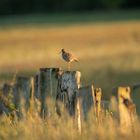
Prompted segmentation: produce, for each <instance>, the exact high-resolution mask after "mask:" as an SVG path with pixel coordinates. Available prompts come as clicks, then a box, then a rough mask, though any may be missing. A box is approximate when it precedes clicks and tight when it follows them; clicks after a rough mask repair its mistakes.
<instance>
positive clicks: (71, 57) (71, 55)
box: [68, 53, 79, 62]
mask: <svg viewBox="0 0 140 140" xmlns="http://www.w3.org/2000/svg"><path fill="white" fill-rule="evenodd" d="M68 57H69V58H70V59H73V60H74V61H76V62H79V60H78V58H76V57H75V56H74V55H73V54H71V53H68Z"/></svg>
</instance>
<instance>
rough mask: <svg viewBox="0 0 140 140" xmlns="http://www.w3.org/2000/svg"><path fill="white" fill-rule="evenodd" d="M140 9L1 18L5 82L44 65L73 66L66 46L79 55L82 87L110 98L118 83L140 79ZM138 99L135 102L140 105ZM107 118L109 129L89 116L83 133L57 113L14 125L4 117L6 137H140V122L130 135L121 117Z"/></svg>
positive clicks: (0, 66) (0, 75) (76, 66)
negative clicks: (64, 53)
mask: <svg viewBox="0 0 140 140" xmlns="http://www.w3.org/2000/svg"><path fill="white" fill-rule="evenodd" d="M139 13H140V12H139V11H137V12H134V13H133V12H130V13H129V12H128V13H123V14H122V15H121V14H118V13H117V14H115V13H114V15H113V14H108V15H109V16H108V15H107V14H101V13H99V14H97V13H96V14H95V15H94V14H91V15H90V14H89V15H88V13H86V14H84V15H83V16H82V15H81V16H80V17H79V20H78V18H77V17H78V15H74V16H72V14H70V15H65V14H64V15H62V17H61V16H60V15H59V16H60V17H59V16H58V15H54V16H53V15H49V16H48V19H47V17H45V16H44V15H43V16H42V17H41V16H40V15H38V16H37V19H38V20H37V19H36V17H35V16H34V18H33V17H32V16H27V17H26V16H21V17H20V18H19V17H18V16H17V17H16V16H15V17H13V18H12V17H7V18H0V25H1V26H0V81H1V82H0V83H1V85H2V84H3V83H4V82H11V80H12V79H13V76H14V74H17V75H34V74H35V73H36V72H38V70H39V68H41V67H61V68H62V69H64V70H67V64H66V63H65V62H64V61H63V60H62V59H61V56H60V54H59V52H60V50H61V48H64V49H66V50H68V51H70V52H71V53H73V54H74V55H75V56H77V58H78V59H79V63H73V64H72V67H71V70H79V71H81V73H82V85H89V84H94V85H95V86H96V87H101V88H102V89H103V98H104V99H109V97H110V95H111V90H112V88H113V87H116V86H119V85H134V84H136V83H140V63H139V60H140V20H139V19H140V17H139ZM127 14H128V15H127ZM87 15H88V16H87ZM101 15H102V16H101ZM118 15H120V16H118ZM43 17H45V18H43ZM72 17H73V18H72ZM115 17H116V18H115ZM34 23H36V24H34ZM136 92H137V93H138V92H139V91H136ZM137 97H140V95H137ZM138 99H139V98H136V99H135V100H136V101H137V103H138V104H139V100H138ZM138 107H139V106H138ZM91 116H92V115H91ZM91 119H92V118H91ZM105 119H106V121H105V125H104V127H100V126H97V125H93V124H96V123H95V122H94V120H92V122H93V124H92V123H91V120H90V119H89V122H88V123H86V124H85V126H84V128H85V129H84V132H83V133H82V135H79V134H77V131H75V130H76V126H75V125H74V124H73V123H72V122H73V120H71V119H70V118H69V119H68V118H65V119H64V118H61V119H59V118H57V116H55V115H54V117H53V118H51V119H50V120H49V119H48V120H47V121H45V122H43V121H42V120H40V118H39V117H36V116H34V117H32V116H29V117H28V119H26V120H23V121H21V122H19V123H18V124H16V125H14V126H13V125H11V122H10V121H9V118H7V117H3V118H2V119H1V120H0V125H1V128H0V139H20V140H21V139H27V140H28V139H52V140H53V139H61V140H62V139H93V138H94V137H95V138H96V139H102V140H104V139H105V140H106V139H107V140H109V139H110V140H112V139H114V140H115V139H118V138H119V139H124V138H126V139H132V137H133V138H134V139H138V136H139V134H138V131H139V128H140V127H139V126H138V127H137V133H136V135H135V136H131V135H130V136H124V135H123V134H121V133H120V131H119V130H118V128H117V127H116V126H117V123H116V122H115V121H113V122H112V120H111V118H108V117H106V118H105ZM56 120H57V121H56ZM64 120H65V121H64ZM87 124H88V125H87ZM110 124H111V125H110ZM64 125H65V130H64ZM9 127H10V128H9ZM96 129H97V131H94V130H96ZM107 129H108V133H106V131H107ZM67 130H69V131H67ZM31 132H32V133H31Z"/></svg>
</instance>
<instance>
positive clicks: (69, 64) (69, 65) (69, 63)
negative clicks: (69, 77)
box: [68, 62, 70, 71]
mask: <svg viewBox="0 0 140 140" xmlns="http://www.w3.org/2000/svg"><path fill="white" fill-rule="evenodd" d="M68 70H69V71H70V62H68Z"/></svg>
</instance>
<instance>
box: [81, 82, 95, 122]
mask: <svg viewBox="0 0 140 140" xmlns="http://www.w3.org/2000/svg"><path fill="white" fill-rule="evenodd" d="M93 95H94V89H93V85H91V86H87V87H81V88H80V89H79V100H80V108H81V117H82V118H83V119H84V120H86V119H87V115H88V113H89V111H90V109H92V108H93V105H94V103H93V102H94V100H93V99H94V97H93Z"/></svg>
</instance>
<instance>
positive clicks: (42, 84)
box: [38, 68, 60, 118]
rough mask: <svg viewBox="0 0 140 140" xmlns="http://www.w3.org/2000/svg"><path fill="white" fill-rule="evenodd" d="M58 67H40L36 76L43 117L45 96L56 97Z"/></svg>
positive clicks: (45, 110)
mask: <svg viewBox="0 0 140 140" xmlns="http://www.w3.org/2000/svg"><path fill="white" fill-rule="evenodd" d="M59 71H60V69H59V68H40V72H39V77H38V89H39V90H38V92H39V93H38V94H39V96H40V99H41V116H42V118H45V117H46V115H47V111H48V109H47V104H46V99H47V97H49V98H51V99H55V98H56V94H57V84H58V74H59Z"/></svg>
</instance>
